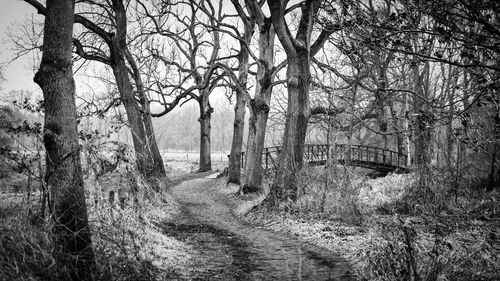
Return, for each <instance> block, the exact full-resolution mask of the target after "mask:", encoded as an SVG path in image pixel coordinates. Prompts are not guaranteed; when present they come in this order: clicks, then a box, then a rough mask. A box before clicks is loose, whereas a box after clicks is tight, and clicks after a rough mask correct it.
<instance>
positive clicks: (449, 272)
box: [246, 166, 500, 281]
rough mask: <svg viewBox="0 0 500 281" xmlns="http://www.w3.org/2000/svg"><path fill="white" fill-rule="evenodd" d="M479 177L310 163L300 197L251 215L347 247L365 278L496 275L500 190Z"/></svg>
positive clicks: (323, 242) (267, 224)
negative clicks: (378, 173)
mask: <svg viewBox="0 0 500 281" xmlns="http://www.w3.org/2000/svg"><path fill="white" fill-rule="evenodd" d="M421 177H425V179H423V180H422V178H421ZM422 182H425V183H426V184H427V185H426V186H422V185H421V183H422ZM479 182H480V181H478V180H475V179H473V178H470V179H468V178H466V177H462V180H461V182H460V188H457V186H456V184H457V181H456V180H453V179H450V178H449V177H448V176H447V175H446V174H439V171H437V170H436V171H432V172H431V173H428V174H425V175H421V176H420V177H419V176H417V175H416V174H415V173H409V174H389V175H387V176H385V177H379V178H375V179H372V178H369V177H368V176H366V172H365V170H362V169H355V168H349V167H340V166H333V167H330V168H328V167H309V166H306V167H304V168H303V169H302V171H301V173H300V174H299V177H298V183H299V190H298V191H299V194H298V199H297V200H296V201H295V202H286V203H285V204H286V206H285V208H279V209H274V210H262V209H258V211H256V212H254V213H253V214H249V215H248V216H247V217H246V218H247V219H248V220H249V221H253V223H256V224H259V225H263V226H265V227H267V228H270V229H273V230H275V231H282V232H285V233H294V234H295V235H298V236H300V237H304V238H305V239H308V240H310V241H313V242H314V243H316V244H320V245H322V246H324V247H327V248H331V249H332V250H341V251H343V252H344V254H345V255H346V256H347V257H349V260H350V261H351V262H352V264H353V265H354V267H355V270H356V272H357V275H358V277H359V278H360V279H361V280H427V281H434V280H436V281H437V280H441V281H444V280H464V281H465V280H499V278H500V204H499V201H500V191H499V190H493V191H487V190H485V189H484V188H482V186H481V185H480V184H478V183H479ZM451 183H453V184H451ZM306 225H307V226H306ZM352 227H355V228H354V229H355V231H353V232H352V233H347V234H346V233H345V231H344V230H351V229H353V228H352ZM307 228H310V229H312V230H313V231H311V230H306V229H307ZM348 232H349V231H348Z"/></svg>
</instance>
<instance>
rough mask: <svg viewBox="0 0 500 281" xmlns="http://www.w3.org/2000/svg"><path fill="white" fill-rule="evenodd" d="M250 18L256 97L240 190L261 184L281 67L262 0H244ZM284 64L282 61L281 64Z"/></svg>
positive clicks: (273, 33)
mask: <svg viewBox="0 0 500 281" xmlns="http://www.w3.org/2000/svg"><path fill="white" fill-rule="evenodd" d="M246 4H247V9H248V10H249V12H250V15H251V17H253V18H255V20H256V22H257V27H258V29H259V39H258V50H259V58H258V61H257V75H256V87H255V96H254V98H253V99H252V100H251V101H250V120H249V126H248V141H247V151H246V166H245V174H246V180H245V183H244V184H243V185H242V187H241V190H242V192H244V193H245V192H257V191H260V190H261V187H262V172H263V170H262V152H263V149H264V141H265V134H266V127H267V118H268V114H269V110H270V103H271V94H272V87H273V83H274V78H275V76H276V73H277V71H279V69H280V68H281V67H275V66H274V52H275V50H274V40H275V36H276V35H275V32H274V28H273V25H272V22H271V18H268V17H266V16H265V15H264V13H263V11H262V9H261V7H262V5H263V4H264V3H263V2H261V3H257V1H253V0H252V1H246ZM283 65H284V64H283Z"/></svg>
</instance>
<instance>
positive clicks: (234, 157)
mask: <svg viewBox="0 0 500 281" xmlns="http://www.w3.org/2000/svg"><path fill="white" fill-rule="evenodd" d="M250 23H251V24H250ZM253 26H254V24H253V22H248V23H247V24H246V26H245V33H244V36H245V37H244V42H245V44H243V43H240V54H239V58H238V60H239V68H238V82H239V83H240V85H239V87H240V88H239V90H238V91H237V92H236V104H235V106H234V128H233V142H232V144H231V154H230V156H229V169H228V177H227V182H228V183H236V184H240V177H241V150H242V147H243V130H244V129H245V113H246V104H247V93H246V85H247V80H248V70H249V68H250V64H249V62H248V60H249V57H250V55H249V53H248V49H247V46H250V42H251V40H252V34H253Z"/></svg>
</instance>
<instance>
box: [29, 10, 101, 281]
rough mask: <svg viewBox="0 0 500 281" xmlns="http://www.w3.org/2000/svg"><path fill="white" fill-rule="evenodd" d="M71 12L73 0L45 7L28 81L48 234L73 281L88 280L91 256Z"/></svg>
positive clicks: (92, 266)
mask: <svg viewBox="0 0 500 281" xmlns="http://www.w3.org/2000/svg"><path fill="white" fill-rule="evenodd" d="M74 9H75V2H74V0H48V1H47V9H46V17H45V27H44V39H43V48H42V51H43V55H42V61H41V63H40V68H39V70H38V72H37V73H36V74H35V78H34V81H35V82H36V83H37V84H38V85H39V86H40V88H41V89H42V91H43V97H44V101H45V123H44V129H43V143H44V146H45V149H46V163H47V169H46V175H45V181H46V183H47V184H48V186H49V190H50V197H51V198H50V199H51V202H52V204H51V205H52V210H51V211H52V214H51V215H52V217H53V218H54V226H53V229H52V231H53V233H54V236H55V239H56V243H57V244H58V245H60V246H61V248H62V250H63V251H64V252H67V253H69V254H70V255H72V256H73V258H74V272H73V280H90V279H92V269H93V268H94V254H93V251H92V243H91V235H90V230H89V227H88V219H87V207H86V204H85V193H84V186H83V177H82V167H81V163H80V147H79V145H78V132H77V127H76V126H77V120H76V105H75V82H74V80H73V69H72V60H71V52H72V36H73V22H74ZM58 258H59V257H56V259H58Z"/></svg>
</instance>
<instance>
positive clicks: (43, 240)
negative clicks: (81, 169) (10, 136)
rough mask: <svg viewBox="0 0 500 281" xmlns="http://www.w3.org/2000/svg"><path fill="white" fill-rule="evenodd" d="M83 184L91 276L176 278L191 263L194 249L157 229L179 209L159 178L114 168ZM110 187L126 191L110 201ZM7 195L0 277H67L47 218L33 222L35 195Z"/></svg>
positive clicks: (0, 230)
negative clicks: (153, 179)
mask: <svg viewBox="0 0 500 281" xmlns="http://www.w3.org/2000/svg"><path fill="white" fill-rule="evenodd" d="M123 178H126V179H127V180H126V181H125V182H124V181H123ZM154 185H159V186H154ZM86 186H87V192H86V193H87V205H88V212H89V226H90V229H91V232H92V240H93V250H94V254H95V258H96V270H95V274H94V279H95V280H106V281H110V280H165V279H175V278H177V277H178V276H179V274H178V272H179V271H181V270H184V269H185V268H187V267H189V260H190V255H191V252H192V250H191V249H190V248H189V247H188V246H187V245H185V244H184V243H182V242H180V241H177V240H175V239H173V238H171V237H168V236H165V235H163V233H162V230H161V229H159V228H158V227H157V224H158V223H159V222H161V221H162V220H164V219H166V218H168V216H170V215H172V214H174V213H175V212H176V208H177V207H176V205H175V201H174V200H173V199H170V198H169V197H168V194H166V193H164V192H163V191H164V190H165V186H162V182H161V181H156V182H153V183H151V182H146V181H145V180H144V179H143V178H142V177H141V176H139V175H138V174H137V173H135V172H127V171H122V172H118V171H116V172H113V173H111V174H108V175H106V176H104V177H102V178H100V179H98V180H87V182H86ZM112 189H114V190H119V189H121V190H125V191H121V193H120V195H119V196H118V198H117V199H119V200H116V201H114V202H111V200H110V199H109V197H108V196H107V195H109V193H108V192H109V191H110V190H112ZM158 191H159V192H160V193H158ZM6 198H7V197H5V198H2V201H4V202H5V201H7V202H8V204H3V205H2V206H4V207H3V208H2V209H1V212H2V215H1V216H0V220H1V221H0V280H71V272H72V270H71V268H70V265H71V264H72V263H71V262H68V263H63V264H61V263H60V262H57V263H56V260H55V259H54V257H57V259H58V261H60V260H61V258H65V257H64V255H65V254H64V253H63V252H61V251H60V250H59V248H58V247H57V245H54V243H53V241H54V239H53V237H51V236H50V231H48V230H49V228H50V220H49V219H48V218H45V220H43V221H39V220H38V221H36V220H33V217H34V216H35V212H34V211H33V210H38V209H39V206H38V205H37V204H38V201H36V200H35V198H36V197H33V196H32V199H31V200H30V201H27V200H26V196H22V195H17V196H11V197H8V199H6ZM35 221H36V223H34V222H35ZM66 258H68V259H71V257H66ZM66 265H67V266H66Z"/></svg>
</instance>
